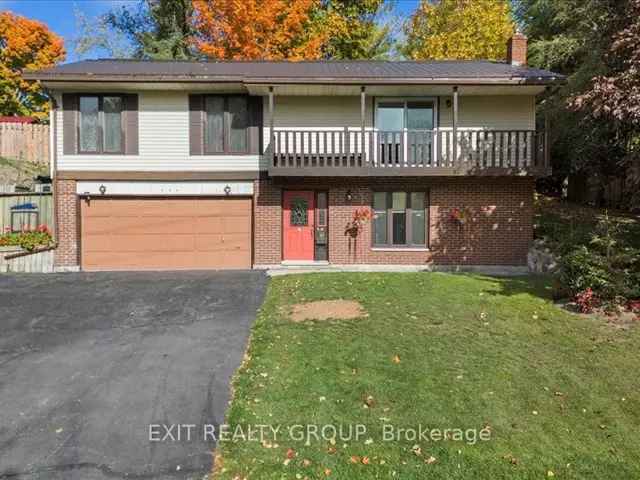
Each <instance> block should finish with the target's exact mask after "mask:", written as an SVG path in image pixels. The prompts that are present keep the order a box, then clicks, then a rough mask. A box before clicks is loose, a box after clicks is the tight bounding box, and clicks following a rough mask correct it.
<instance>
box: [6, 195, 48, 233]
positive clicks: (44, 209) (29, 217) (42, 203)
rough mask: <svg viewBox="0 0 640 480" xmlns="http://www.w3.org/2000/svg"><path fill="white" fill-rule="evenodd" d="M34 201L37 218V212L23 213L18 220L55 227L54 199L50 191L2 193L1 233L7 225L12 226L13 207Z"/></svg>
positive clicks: (33, 224) (32, 224)
mask: <svg viewBox="0 0 640 480" xmlns="http://www.w3.org/2000/svg"><path fill="white" fill-rule="evenodd" d="M26 203H32V204H34V205H36V206H37V212H38V214H37V217H38V218H37V220H36V218H35V217H36V215H35V214H24V213H21V214H20V215H19V216H18V218H16V222H18V223H20V222H24V223H26V222H29V223H30V224H31V226H35V224H36V223H38V224H44V225H47V226H48V227H49V228H50V229H52V228H53V200H52V196H51V194H50V193H15V194H0V233H2V232H4V231H5V229H6V227H11V207H14V206H16V205H24V204H26Z"/></svg>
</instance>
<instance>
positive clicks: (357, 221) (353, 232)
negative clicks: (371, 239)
mask: <svg viewBox="0 0 640 480" xmlns="http://www.w3.org/2000/svg"><path fill="white" fill-rule="evenodd" d="M370 219H371V212H370V211H369V209H368V208H359V209H357V210H356V211H355V212H353V218H352V219H351V221H350V222H349V223H347V226H346V227H345V228H344V234H345V235H348V236H350V237H351V238H357V237H358V234H359V233H360V229H361V228H362V226H363V225H364V223H365V222H367V221H369V220H370Z"/></svg>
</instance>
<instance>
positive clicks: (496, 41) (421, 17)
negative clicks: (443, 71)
mask: <svg viewBox="0 0 640 480" xmlns="http://www.w3.org/2000/svg"><path fill="white" fill-rule="evenodd" d="M513 31H514V24H513V20H512V18H511V7H510V4H509V2H508V1H507V0H440V1H438V2H433V1H431V0H421V1H420V5H419V6H418V8H417V9H416V11H415V13H414V14H413V16H412V17H411V19H410V20H409V22H408V23H407V25H406V27H405V33H406V35H407V40H406V45H405V47H404V49H403V52H404V54H405V55H406V56H407V57H409V58H411V59H415V60H425V59H429V60H444V59H490V60H504V58H505V56H506V43H507V40H508V39H509V37H510V36H511V35H512V34H513Z"/></svg>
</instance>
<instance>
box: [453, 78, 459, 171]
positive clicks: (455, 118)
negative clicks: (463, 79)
mask: <svg viewBox="0 0 640 480" xmlns="http://www.w3.org/2000/svg"><path fill="white" fill-rule="evenodd" d="M452 121H453V125H452V126H453V164H454V165H455V164H456V163H458V86H457V85H456V86H455V87H453V119H452Z"/></svg>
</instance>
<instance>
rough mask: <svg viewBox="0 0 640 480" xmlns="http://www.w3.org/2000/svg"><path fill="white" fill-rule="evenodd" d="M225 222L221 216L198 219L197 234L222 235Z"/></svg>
mask: <svg viewBox="0 0 640 480" xmlns="http://www.w3.org/2000/svg"><path fill="white" fill-rule="evenodd" d="M223 220H224V219H223V218H222V217H221V216H217V217H198V218H196V221H195V233H220V232H222V231H223V228H224V222H223Z"/></svg>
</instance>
